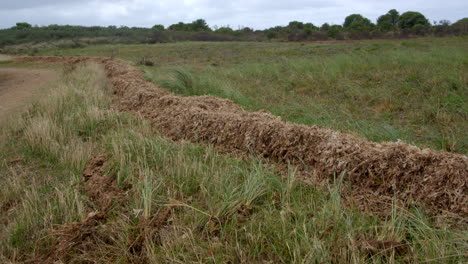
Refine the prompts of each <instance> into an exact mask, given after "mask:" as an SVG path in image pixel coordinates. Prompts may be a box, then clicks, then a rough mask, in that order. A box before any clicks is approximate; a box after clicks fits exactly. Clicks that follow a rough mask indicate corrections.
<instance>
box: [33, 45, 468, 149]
mask: <svg viewBox="0 0 468 264" xmlns="http://www.w3.org/2000/svg"><path fill="white" fill-rule="evenodd" d="M466 43H467V38H466V37H460V38H444V39H432V40H411V41H408V40H407V41H380V42H360V43H342V44H313V43H311V44H284V43H241V42H235V43H200V42H196V43H193V42H189V43H176V44H159V45H125V46H108V45H101V46H92V47H87V48H83V49H64V50H60V51H46V52H41V53H40V54H44V55H58V54H61V55H91V56H99V55H103V54H104V55H107V54H109V55H110V54H111V51H112V49H113V48H115V50H117V51H116V52H115V54H117V55H116V56H117V57H120V58H123V59H126V60H130V61H134V62H137V61H140V60H141V58H144V59H145V62H147V61H150V62H152V64H153V65H154V66H152V67H142V69H143V70H144V71H145V72H146V74H147V77H148V78H149V79H150V80H152V81H154V82H155V83H157V84H159V85H161V86H162V87H164V88H166V89H169V90H171V91H173V92H176V93H179V94H184V95H204V94H209V95H214V96H219V97H224V98H229V99H231V100H233V101H234V102H236V103H238V104H240V105H242V106H243V107H244V108H246V109H248V110H261V109H264V110H267V111H270V112H272V113H273V114H275V115H278V116H281V117H282V118H283V119H285V120H288V121H292V122H296V123H301V124H307V125H320V126H325V127H330V128H333V129H337V130H341V131H348V132H355V133H358V134H360V135H362V136H365V137H367V138H368V139H370V140H373V141H397V140H403V141H405V142H408V143H411V144H416V145H418V146H421V147H431V148H435V149H439V150H446V151H453V152H460V153H467V151H468V137H467V135H466V131H468V127H467V122H466V118H467V116H466V113H467V111H468V105H467V100H466V98H467V91H468V89H467V85H468V75H467V72H468V62H467V60H466V53H467V48H466V46H467V45H466Z"/></svg>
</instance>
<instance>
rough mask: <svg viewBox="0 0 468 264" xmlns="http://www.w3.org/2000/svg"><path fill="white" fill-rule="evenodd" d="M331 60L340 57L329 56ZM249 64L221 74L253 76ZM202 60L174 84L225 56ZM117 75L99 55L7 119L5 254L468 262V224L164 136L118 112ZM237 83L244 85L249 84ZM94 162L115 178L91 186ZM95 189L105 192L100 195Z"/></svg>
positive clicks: (2, 177)
mask: <svg viewBox="0 0 468 264" xmlns="http://www.w3.org/2000/svg"><path fill="white" fill-rule="evenodd" d="M197 45H198V44H197ZM434 53H435V55H437V54H438V53H437V52H434ZM442 54H445V53H444V52H442ZM346 56H353V55H352V54H351V55H346ZM354 56H356V55H354ZM395 56H396V55H395ZM440 56H444V55H440ZM445 56H448V55H446V54H445ZM436 58H438V57H436ZM346 59H347V57H345V61H347V60H346ZM353 59H355V60H356V59H357V58H356V57H353ZM395 59H396V60H398V59H400V57H398V56H396V58H395ZM413 59H414V58H413ZM321 62H322V63H323V64H322V66H321V67H324V65H325V66H330V62H328V61H327V58H326V57H325V58H322V60H321ZM370 62H371V63H373V61H370ZM289 63H290V64H285V65H288V67H296V70H297V71H298V73H301V67H303V68H308V69H309V67H312V68H313V67H318V66H315V65H310V64H309V62H307V61H302V60H301V61H298V62H297V64H293V65H291V62H289ZM326 63H329V64H328V65H327V64H326ZM361 63H363V62H361ZM374 63H376V64H371V65H379V60H378V59H376V62H374ZM256 65H257V64H250V65H247V66H246V67H248V69H249V70H250V71H252V75H251V76H248V78H250V79H252V78H254V76H257V79H258V76H265V73H267V74H268V76H271V80H272V81H270V79H267V80H268V81H269V82H270V83H274V82H275V79H274V78H275V75H272V74H271V73H272V72H275V69H274V68H273V69H268V68H266V69H265V67H266V65H265V64H260V67H259V68H258V69H261V71H256V70H255V69H257V68H255V66H256ZM345 65H346V64H345ZM345 65H342V64H340V63H337V64H336V66H334V67H336V68H332V69H334V71H331V72H332V73H333V72H334V73H335V74H337V77H338V76H339V72H340V71H339V69H345V70H346V69H347V68H346V66H345ZM237 67H239V66H236V65H235V64H233V65H231V66H230V67H229V68H226V69H225V71H226V74H225V75H222V74H220V76H221V77H222V78H227V77H229V76H230V75H229V73H232V74H233V76H236V77H239V76H242V75H245V74H247V73H246V72H243V71H242V69H240V68H237ZM274 67H279V66H274ZM390 67H391V64H390ZM145 69H147V70H149V69H153V68H145ZM168 69H169V68H162V69H160V70H168ZM199 70H200V71H201V72H200V73H197V72H196V71H195V67H194V68H190V69H179V70H178V76H179V78H178V79H176V80H172V81H171V80H169V81H168V86H167V87H180V88H182V90H181V91H180V92H182V93H186V91H185V90H184V89H185V88H186V87H187V85H188V84H187V83H189V82H180V80H181V78H182V77H183V78H184V79H188V80H193V83H192V88H193V91H192V92H193V93H197V92H199V91H200V88H199V87H203V86H201V85H200V83H201V82H200V80H203V79H205V80H206V79H207V77H206V74H207V72H211V73H216V74H218V73H220V72H216V71H218V69H215V68H213V66H212V67H201V68H200V69H199ZM285 70H286V73H288V72H287V71H288V68H286V69H285ZM213 71H214V72H213ZM344 72H345V73H346V74H349V73H348V72H347V71H344ZM156 73H157V72H154V73H153V74H156ZM168 74H169V75H171V74H172V73H171V72H170V71H169V72H168ZM149 75H150V76H151V73H149ZM105 76H106V74H105V72H104V71H103V69H102V68H101V67H100V66H98V65H95V64H89V65H80V66H76V67H71V66H70V67H68V66H67V67H65V69H64V72H63V74H62V78H61V79H60V80H59V81H58V83H56V84H55V85H53V86H51V87H50V89H49V90H48V91H47V92H45V94H44V97H42V98H40V99H38V101H37V102H36V103H35V104H34V105H33V106H32V107H31V108H30V110H29V111H28V112H27V113H24V114H22V115H21V116H20V117H18V118H17V119H16V121H15V122H9V123H8V124H4V125H3V127H2V129H1V130H0V131H1V133H2V134H1V135H0V137H2V138H5V139H8V140H1V141H0V147H1V148H2V150H5V151H2V152H1V153H0V157H1V160H2V163H1V164H0V186H2V191H1V192H0V205H1V210H2V214H1V215H0V226H1V228H0V262H26V261H45V260H48V261H55V260H61V261H63V262H66V263H73V262H93V261H99V262H110V263H129V262H138V261H140V262H141V261H151V262H156V263H157V262H174V263H200V262H202V263H207V262H208V263H218V262H222V263H225V262H240V263H261V262H263V263H265V262H269V263H320V262H334V263H349V262H351V263H363V262H367V263H389V262H390V263H424V262H428V263H431V262H432V263H441V262H442V263H444V262H445V263H458V262H460V263H461V262H463V261H464V260H466V248H467V246H468V245H467V240H466V238H467V235H468V234H467V233H466V228H463V226H458V227H451V226H450V225H449V224H450V223H446V222H444V221H436V219H431V218H429V217H427V216H425V215H424V214H423V213H422V210H419V209H418V208H410V209H409V210H403V209H400V208H398V207H397V206H395V207H394V210H393V213H392V214H391V215H390V216H388V217H387V218H377V217H374V216H369V215H364V214H362V213H360V212H359V211H357V210H356V209H355V208H352V207H345V206H344V205H343V203H342V201H341V199H340V193H339V191H338V190H339V189H340V184H342V183H341V180H340V177H339V175H337V179H336V181H335V183H334V184H333V185H330V186H326V187H325V188H323V187H319V186H308V185H306V184H305V183H303V182H302V181H300V180H299V179H297V177H296V175H295V171H294V168H293V167H291V168H289V171H288V172H286V173H283V174H281V175H279V173H278V172H276V170H275V169H274V167H273V165H271V164H264V163H263V162H262V161H260V160H257V159H255V158H253V157H251V158H244V159H241V158H238V157H235V156H229V155H223V154H220V153H219V152H217V151H216V150H214V149H213V148H211V147H209V146H200V145H195V144H191V143H187V142H179V143H174V142H171V141H168V140H166V139H164V138H162V137H160V136H158V135H157V131H156V132H155V131H153V130H152V129H151V128H150V126H149V124H148V123H147V122H146V121H144V120H141V119H140V118H138V117H137V116H134V115H130V114H127V113H121V112H116V111H114V110H111V108H110V106H111V104H112V95H111V94H112V91H111V88H110V87H108V84H107V82H106V77H105ZM181 76H182V77H181ZM226 76H227V77H226ZM392 76H394V75H392ZM395 76H398V75H395ZM386 78H390V77H389V76H387V77H386ZM232 79H234V78H232V77H229V78H227V80H232ZM177 80H179V85H175V83H176V82H177ZM221 80H223V79H221ZM260 80H262V79H260ZM215 81H216V80H214V81H213V83H214V82H215ZM276 81H278V80H277V79H276ZM308 81H309V82H311V80H308ZM320 81H321V82H322V83H326V82H325V81H323V80H320ZM205 82H206V81H205ZM241 82H242V81H240V83H241ZM465 85H466V84H465ZM208 87H210V86H208ZM211 87H213V86H211ZM220 87H222V88H223V89H222V90H219V91H226V90H225V88H224V87H226V86H223V85H220ZM257 87H259V88H260V89H262V88H263V86H262V85H258V86H257ZM234 88H235V87H233V89H232V91H233V94H240V92H236V90H235V89H234ZM462 88H463V87H462ZM177 89H179V88H177ZM212 89H213V90H214V88H212ZM465 89H466V88H465ZM214 91H216V90H214ZM268 91H269V92H270V93H271V91H272V90H268ZM257 92H258V91H257ZM281 93H283V92H281ZM240 96H244V95H242V94H240ZM239 98H240V99H242V97H239ZM252 98H253V99H255V100H256V99H257V98H258V97H252ZM271 98H274V97H271ZM239 101H240V102H242V100H239ZM246 106H248V105H247V104H246ZM93 157H94V158H93ZM96 157H98V158H96ZM96 159H97V162H95V163H93V162H92V161H91V162H90V160H95V161H96ZM94 165H96V166H97V167H93V166H94ZM84 171H85V173H84V174H83V172H84ZM89 173H90V174H89ZM92 173H98V174H100V175H99V176H101V177H102V178H107V176H106V175H110V177H109V179H113V180H112V182H107V183H106V184H103V185H96V186H94V189H90V188H89V183H90V180H89V179H88V177H92V176H93V175H91V174H92ZM96 192H98V193H100V194H101V195H100V196H93V195H92V194H93V193H96ZM111 192H112V193H111ZM106 197H112V198H113V199H110V201H112V200H113V201H114V202H113V203H109V204H108V205H107V206H106V208H111V210H107V209H104V208H103V201H102V200H105V199H108V198H106ZM116 197H118V199H117V198H116ZM114 198H115V199H114ZM103 213H104V215H103Z"/></svg>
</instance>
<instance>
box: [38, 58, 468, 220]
mask: <svg viewBox="0 0 468 264" xmlns="http://www.w3.org/2000/svg"><path fill="white" fill-rule="evenodd" d="M36 59H37V58H36ZM44 59H45V60H49V61H54V60H57V61H59V60H62V62H63V61H64V60H66V61H68V62H72V63H77V62H82V61H83V60H87V61H94V62H99V63H102V64H103V65H104V66H105V68H106V70H107V72H108V75H109V79H110V81H111V83H112V85H113V88H114V92H115V93H116V95H117V96H118V98H119V99H118V105H119V108H120V109H121V110H125V111H133V112H138V113H140V114H141V115H143V116H144V117H146V118H148V119H150V120H151V122H152V124H153V125H154V127H155V128H156V129H157V130H158V131H160V132H161V133H163V134H164V135H166V136H168V137H170V138H172V139H174V140H181V139H185V140H190V141H194V142H205V143H209V144H213V145H216V146H220V147H222V148H223V149H230V150H236V151H243V152H248V153H253V154H256V155H260V156H262V157H264V158H268V159H271V160H273V161H276V162H281V163H289V164H294V165H297V166H299V167H301V168H302V169H303V170H304V171H309V172H310V175H311V177H312V178H313V180H314V181H317V182H322V181H326V180H330V179H333V177H334V176H336V175H338V174H340V173H341V172H343V171H345V178H344V183H345V185H346V186H348V187H349V190H347V191H346V192H345V193H346V194H347V195H349V200H350V201H351V202H352V203H355V204H356V205H358V206H360V207H361V208H362V209H364V210H369V209H370V208H371V209H370V211H374V210H376V211H382V210H386V209H389V208H390V206H391V203H392V201H393V202H394V201H397V202H398V203H400V204H402V205H405V206H407V205H410V204H413V203H422V204H424V205H426V206H427V207H428V208H430V209H432V211H433V213H434V214H444V215H447V214H451V215H453V216H458V217H462V218H465V219H466V217H468V195H467V194H468V186H467V176H468V157H467V156H464V155H461V154H455V153H447V152H438V151H434V150H431V149H420V148H418V147H415V146H412V145H409V144H405V143H402V142H390V143H374V142H369V141H367V140H365V139H362V138H359V137H357V136H355V135H352V134H346V133H340V132H336V131H333V130H330V129H325V128H321V127H316V126H312V127H309V126H304V125H297V124H292V123H288V122H285V121H282V120H281V119H280V118H279V117H275V116H273V115H271V114H269V113H265V112H246V111H243V110H242V109H241V108H240V107H238V106H237V105H235V104H234V103H233V102H231V101H229V100H225V99H220V98H215V97H209V96H201V97H181V96H174V95H171V94H169V93H168V92H166V91H163V90H162V89H160V88H158V87H156V86H155V85H153V84H151V83H149V82H146V81H144V78H143V77H144V76H143V73H141V71H139V70H138V69H136V68H134V67H132V66H130V65H129V64H127V63H125V62H122V61H118V60H109V59H97V58H89V59H83V58H80V59H77V58H50V57H48V58H44ZM376 205H378V206H376Z"/></svg>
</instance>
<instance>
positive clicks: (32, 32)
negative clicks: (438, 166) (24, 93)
mask: <svg viewBox="0 0 468 264" xmlns="http://www.w3.org/2000/svg"><path fill="white" fill-rule="evenodd" d="M467 33H468V20H467V18H463V19H460V20H459V21H456V22H455V23H453V24H452V22H450V21H448V20H441V21H433V23H432V24H431V23H430V21H429V19H428V18H426V17H425V16H424V15H423V14H421V13H419V12H414V11H408V12H405V13H403V14H401V15H400V13H399V12H398V11H397V10H395V9H392V10H390V11H388V12H387V13H386V14H383V15H381V16H380V17H379V18H378V19H377V21H376V23H373V22H372V21H371V20H369V19H368V18H366V17H363V16H362V15H360V14H351V15H349V16H347V17H346V18H345V19H344V22H343V24H342V25H341V24H340V25H330V24H328V23H324V24H323V25H321V26H318V25H314V24H313V23H310V22H301V21H291V22H289V23H288V25H285V26H283V25H282V26H275V27H271V28H267V29H257V30H254V29H252V28H250V27H239V28H237V29H233V28H231V27H229V26H217V25H214V26H212V27H210V26H209V25H208V23H207V22H206V21H205V20H204V19H197V20H195V21H193V22H191V23H184V22H179V23H177V24H173V25H169V26H168V27H167V28H166V27H165V26H164V25H161V24H156V25H154V26H153V27H151V28H146V27H131V28H130V27H127V26H120V27H117V26H114V25H111V26H107V27H102V26H92V27H84V26H72V25H56V24H53V25H48V26H37V25H36V26H32V25H31V24H29V23H26V22H19V23H16V25H15V26H13V27H11V28H7V29H0V53H1V52H3V53H26V52H28V53H30V54H35V53H37V52H38V51H41V50H43V49H47V48H81V47H84V46H88V45H93V44H98V43H100V44H143V43H145V44H154V43H168V42H180V41H262V42H266V41H276V42H284V41H289V42H291V41H300V42H303V41H324V40H351V39H401V38H414V37H422V36H426V37H427V36H432V37H442V36H463V35H466V34H467Z"/></svg>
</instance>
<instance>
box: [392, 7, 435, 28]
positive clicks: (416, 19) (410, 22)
mask: <svg viewBox="0 0 468 264" xmlns="http://www.w3.org/2000/svg"><path fill="white" fill-rule="evenodd" d="M416 25H422V26H423V27H428V26H430V25H431V24H430V23H429V20H427V18H426V17H425V16H424V15H423V14H421V13H419V12H413V11H408V12H405V13H403V14H402V15H401V16H400V19H399V21H398V26H399V27H400V28H401V29H411V28H413V27H414V26H416Z"/></svg>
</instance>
